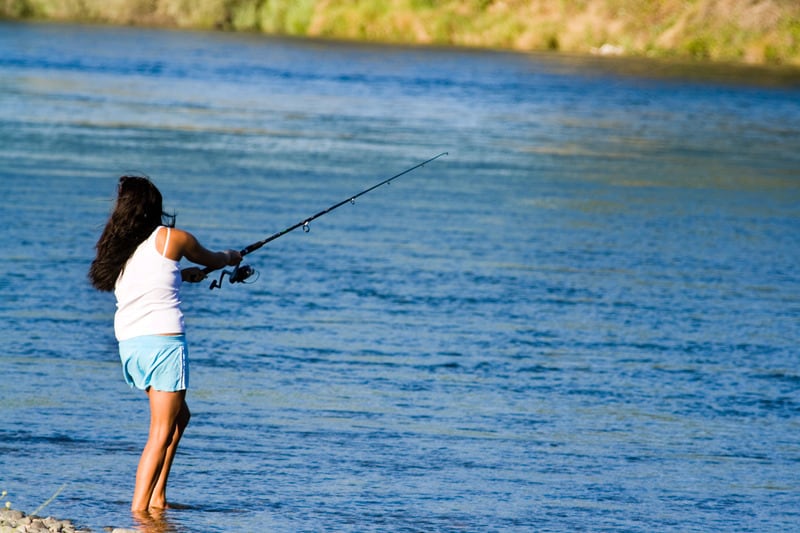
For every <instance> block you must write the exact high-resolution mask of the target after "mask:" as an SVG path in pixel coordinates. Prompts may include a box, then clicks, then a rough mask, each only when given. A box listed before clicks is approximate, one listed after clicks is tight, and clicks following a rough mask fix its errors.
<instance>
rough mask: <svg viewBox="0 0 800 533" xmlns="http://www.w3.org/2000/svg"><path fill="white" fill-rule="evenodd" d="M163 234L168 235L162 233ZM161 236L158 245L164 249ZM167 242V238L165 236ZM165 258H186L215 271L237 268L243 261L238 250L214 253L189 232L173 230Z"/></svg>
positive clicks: (176, 259) (177, 259)
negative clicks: (228, 267) (226, 267)
mask: <svg viewBox="0 0 800 533" xmlns="http://www.w3.org/2000/svg"><path fill="white" fill-rule="evenodd" d="M161 233H164V234H165V233H166V232H164V231H162V232H161ZM161 237H162V236H161V235H159V236H158V238H157V241H156V245H157V246H159V244H160V246H159V247H163V243H159V242H158V241H159V240H161ZM164 240H166V236H164ZM165 256H166V257H168V258H169V259H172V260H173V261H180V260H181V259H182V258H184V257H185V258H186V259H188V260H189V261H191V262H192V263H195V264H197V265H203V266H204V267H210V268H213V269H218V268H222V267H224V266H235V265H238V264H239V263H240V262H241V261H242V255H241V254H240V253H239V252H238V251H236V250H225V251H224V252H212V251H211V250H209V249H207V248H206V247H205V246H203V245H202V244H200V242H199V241H198V240H197V239H196V238H195V236H194V235H192V234H191V233H189V232H188V231H183V230H179V229H177V228H172V229H171V230H170V238H169V246H168V248H167V250H166V253H165Z"/></svg>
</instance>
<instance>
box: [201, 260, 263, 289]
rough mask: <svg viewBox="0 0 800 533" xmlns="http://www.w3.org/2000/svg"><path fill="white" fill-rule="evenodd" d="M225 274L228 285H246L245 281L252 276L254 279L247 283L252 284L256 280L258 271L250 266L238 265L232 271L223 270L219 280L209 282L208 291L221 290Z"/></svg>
mask: <svg viewBox="0 0 800 533" xmlns="http://www.w3.org/2000/svg"><path fill="white" fill-rule="evenodd" d="M226 274H227V275H228V281H229V282H230V283H247V282H248V281H247V280H249V279H250V278H252V277H253V276H255V277H256V278H255V279H254V280H253V281H250V282H249V283H253V282H255V281H256V280H257V279H258V271H257V270H256V269H255V268H253V267H251V266H250V265H239V266H237V267H236V268H234V269H233V270H223V271H222V273H221V274H220V275H219V279H215V280H214V281H212V282H211V286H210V287H209V289H221V288H222V280H223V279H224V278H225V275H226Z"/></svg>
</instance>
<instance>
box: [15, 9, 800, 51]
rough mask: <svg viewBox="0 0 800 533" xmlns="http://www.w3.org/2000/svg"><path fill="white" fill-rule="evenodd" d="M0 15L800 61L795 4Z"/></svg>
mask: <svg viewBox="0 0 800 533" xmlns="http://www.w3.org/2000/svg"><path fill="white" fill-rule="evenodd" d="M0 17H5V18H13V19H49V20H72V21H90V22H105V23H112V24H141V25H151V26H171V27H180V28H202V29H210V28H214V29H220V30H238V31H256V32H264V33H270V34H284V35H298V36H314V37H327V38H335V39H354V40H369V41H377V42H388V43H417V44H434V45H457V46H475V47H487V48H508V49H514V50H559V51H564V52H570V53H604V54H615V55H616V54H625V55H631V56H653V57H682V58H694V59H698V60H713V61H734V62H745V63H755V64H767V63H769V64H789V65H795V66H800V2H797V1H795V0H574V1H565V0H352V1H348V2H338V1H335V0H0Z"/></svg>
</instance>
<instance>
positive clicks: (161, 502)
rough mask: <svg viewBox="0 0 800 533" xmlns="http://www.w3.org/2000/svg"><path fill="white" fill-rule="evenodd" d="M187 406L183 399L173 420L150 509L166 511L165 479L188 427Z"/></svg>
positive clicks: (189, 414)
mask: <svg viewBox="0 0 800 533" xmlns="http://www.w3.org/2000/svg"><path fill="white" fill-rule="evenodd" d="M191 416H192V415H191V413H190V412H189V406H188V405H186V400H185V399H184V401H183V404H182V405H181V410H180V411H179V412H178V418H177V419H176V420H175V431H174V432H173V434H172V442H170V444H169V447H168V448H167V454H166V456H165V457H164V465H163V466H162V467H161V473H160V474H159V476H158V481H156V486H155V487H154V488H153V495H152V496H150V508H151V509H166V508H167V479H168V478H169V471H170V469H171V468H172V460H173V459H174V458H175V452H176V451H177V450H178V443H179V442H180V440H181V437H182V436H183V431H184V430H185V429H186V426H188V425H189V418H191Z"/></svg>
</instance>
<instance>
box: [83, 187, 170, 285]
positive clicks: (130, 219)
mask: <svg viewBox="0 0 800 533" xmlns="http://www.w3.org/2000/svg"><path fill="white" fill-rule="evenodd" d="M164 224H166V225H168V226H173V225H174V224H175V217H174V216H173V215H169V214H167V213H165V212H164V208H163V204H162V198H161V192H159V190H158V189H157V188H156V186H155V185H153V183H152V182H151V181H150V180H149V179H148V178H146V177H141V176H122V177H121V178H120V179H119V185H118V186H117V202H116V204H115V205H114V210H113V211H112V212H111V217H109V219H108V222H107V223H106V227H105V228H104V229H103V233H102V235H100V239H99V240H98V241H97V245H96V246H95V248H96V249H97V256H96V257H95V259H94V261H92V266H91V267H90V268H89V280H90V281H91V282H92V285H94V287H95V288H96V289H98V290H101V291H113V290H114V285H115V284H116V282H117V278H118V277H119V275H120V272H122V269H123V268H125V263H126V262H127V261H128V259H130V257H131V255H133V252H134V251H135V250H136V248H137V247H138V246H139V245H140V244H141V243H142V242H144V241H145V240H146V239H147V238H148V237H149V236H150V235H151V234H152V233H153V231H155V229H156V228H157V227H158V226H161V225H164Z"/></svg>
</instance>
